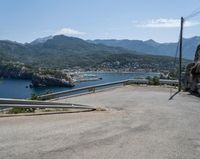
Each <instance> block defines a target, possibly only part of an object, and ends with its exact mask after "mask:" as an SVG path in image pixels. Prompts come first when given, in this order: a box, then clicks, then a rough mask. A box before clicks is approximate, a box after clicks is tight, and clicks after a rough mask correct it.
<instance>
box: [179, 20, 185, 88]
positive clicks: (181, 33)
mask: <svg viewBox="0 0 200 159" xmlns="http://www.w3.org/2000/svg"><path fill="white" fill-rule="evenodd" d="M183 23H184V18H183V17H181V31H180V46H179V85H178V91H179V92H180V91H181V88H182V83H181V81H182V74H181V73H182V50H183V49H182V47H183Z"/></svg>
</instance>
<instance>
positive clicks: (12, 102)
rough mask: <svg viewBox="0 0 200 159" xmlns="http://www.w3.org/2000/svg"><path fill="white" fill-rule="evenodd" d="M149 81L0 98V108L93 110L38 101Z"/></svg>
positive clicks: (87, 107) (169, 81)
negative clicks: (29, 97)
mask: <svg viewBox="0 0 200 159" xmlns="http://www.w3.org/2000/svg"><path fill="white" fill-rule="evenodd" d="M148 83H149V81H148V80H146V79H131V80H123V81H117V82H110V83H104V84H99V85H94V86H88V87H82V88H77V89H72V90H67V91H61V92H55V93H51V94H47V95H41V96H39V97H38V101H37V100H20V99H4V98H0V108H8V107H22V108H78V109H89V110H95V108H94V107H91V106H88V105H81V104H72V103H58V102H55V101H39V100H50V99H53V98H58V97H62V96H66V95H67V94H70V93H75V92H76V93H77V94H80V93H82V92H81V91H84V92H86V93H87V92H95V91H96V90H103V89H105V88H106V89H107V88H111V87H116V86H119V85H129V84H148ZM164 84H167V85H178V81H177V80H160V85H164ZM100 88H101V89H100Z"/></svg>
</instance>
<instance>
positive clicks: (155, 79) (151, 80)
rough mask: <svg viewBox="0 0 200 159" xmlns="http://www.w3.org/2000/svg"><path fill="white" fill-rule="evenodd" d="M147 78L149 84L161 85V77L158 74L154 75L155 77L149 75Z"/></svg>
mask: <svg viewBox="0 0 200 159" xmlns="http://www.w3.org/2000/svg"><path fill="white" fill-rule="evenodd" d="M146 79H147V80H148V84H149V85H159V84H160V79H159V77H157V76H154V77H153V78H152V77H150V76H148V77H147V78H146Z"/></svg>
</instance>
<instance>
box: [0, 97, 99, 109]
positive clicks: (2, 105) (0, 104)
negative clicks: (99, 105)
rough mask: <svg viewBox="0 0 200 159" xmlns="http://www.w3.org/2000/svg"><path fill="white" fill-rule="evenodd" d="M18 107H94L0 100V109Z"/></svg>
mask: <svg viewBox="0 0 200 159" xmlns="http://www.w3.org/2000/svg"><path fill="white" fill-rule="evenodd" d="M8 107H19V108H68V109H74V108H75V109H91V110H94V109H95V108H94V107H91V106H88V105H82V104H72V103H58V102H52V101H50V102H49V101H48V102H47V101H36V100H22V99H6V98H0V108H8Z"/></svg>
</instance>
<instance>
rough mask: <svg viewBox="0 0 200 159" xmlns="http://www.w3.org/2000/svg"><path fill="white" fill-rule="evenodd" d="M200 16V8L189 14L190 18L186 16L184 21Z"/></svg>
mask: <svg viewBox="0 0 200 159" xmlns="http://www.w3.org/2000/svg"><path fill="white" fill-rule="evenodd" d="M198 14H200V8H198V9H196V10H194V11H193V12H192V13H191V14H189V15H188V16H186V17H185V18H184V19H185V20H188V19H191V18H193V17H195V16H197V15H198Z"/></svg>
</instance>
